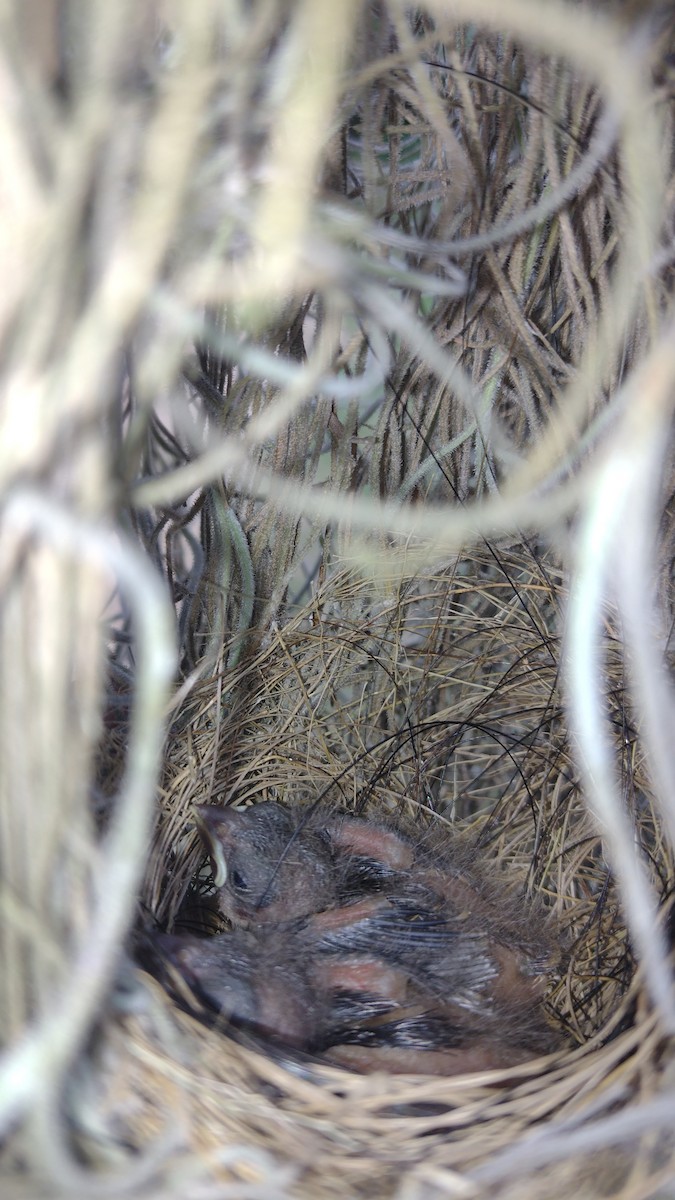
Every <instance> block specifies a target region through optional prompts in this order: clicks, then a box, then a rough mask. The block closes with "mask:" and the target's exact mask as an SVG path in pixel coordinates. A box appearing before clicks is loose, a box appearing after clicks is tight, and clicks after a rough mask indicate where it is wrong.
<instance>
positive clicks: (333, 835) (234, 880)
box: [197, 803, 555, 1009]
mask: <svg viewBox="0 0 675 1200" xmlns="http://www.w3.org/2000/svg"><path fill="white" fill-rule="evenodd" d="M197 817H198V822H199V828H200V833H201V835H202V839H203V841H204V844H205V846H206V849H207V850H208V852H209V854H210V857H211V860H212V863H213V866H214V878H215V883H216V887H217V888H218V901H219V905H220V908H221V911H222V912H223V914H224V915H225V916H226V917H227V918H228V919H229V920H230V921H231V922H232V924H233V925H234V926H235V927H238V928H251V927H254V926H259V925H264V924H266V923H268V922H274V923H279V922H286V921H289V920H294V919H297V918H299V917H303V916H309V915H311V914H314V915H316V914H319V913H322V912H325V913H327V916H326V920H327V922H328V926H329V927H330V928H331V929H332V933H330V936H329V935H328V933H327V935H326V938H327V940H326V942H325V945H324V949H326V950H329V949H330V948H331V947H332V948H333V949H334V950H335V951H337V952H341V953H345V952H357V953H358V952H361V951H362V950H363V948H364V946H365V947H366V949H368V948H369V947H370V946H372V945H373V943H374V941H376V943H377V946H378V952H379V953H380V955H381V956H382V957H383V958H385V959H386V960H387V961H389V962H392V963H395V964H397V965H400V966H402V967H405V968H406V969H408V970H409V971H410V973H411V974H412V976H413V977H414V978H416V979H418V981H419V982H421V984H422V985H423V986H425V987H427V988H430V989H431V990H432V991H434V990H435V991H439V990H442V991H443V992H444V994H445V995H447V985H448V982H449V979H448V976H449V977H450V978H451V979H453V980H455V981H457V980H458V979H460V978H461V984H460V986H459V990H458V991H457V993H456V996H457V997H459V995H460V993H461V994H462V996H463V1001H462V1002H463V1003H464V1004H465V1005H466V1006H468V1007H473V1008H478V1009H479V1008H480V1007H481V1006H482V1007H484V1006H485V1003H486V1001H489V1002H492V1001H497V1002H500V1003H503V1004H506V1005H514V1006H523V1007H525V1008H532V1007H533V1006H535V1005H537V1004H538V1002H539V1001H540V999H541V997H542V996H543V993H544V991H545V986H546V973H547V971H549V970H550V969H551V968H552V966H553V965H554V963H555V949H554V944H553V940H552V938H551V937H550V935H549V934H548V932H547V929H546V923H545V921H544V920H543V914H537V916H536V919H534V916H535V909H534V908H533V906H532V905H528V904H526V902H525V901H524V899H523V898H522V897H520V896H517V895H514V894H512V893H509V892H508V891H507V890H506V889H505V888H504V887H501V888H499V887H498V886H497V885H496V884H495V882H494V881H492V880H491V879H490V877H489V876H488V873H487V869H486V868H484V867H483V868H481V866H480V862H479V859H478V858H477V856H476V853H475V851H474V850H473V849H472V848H467V845H466V843H464V842H462V841H461V840H460V839H458V838H456V837H452V836H449V835H443V834H441V835H440V836H438V835H436V836H435V837H434V838H433V839H431V838H428V837H425V838H422V839H418V840H417V842H414V841H413V840H412V837H410V836H409V835H408V834H406V833H405V832H403V831H402V830H400V829H396V828H393V827H391V826H390V825H386V824H384V823H379V822H375V821H371V820H364V819H363V818H357V817H349V816H336V814H335V813H334V811H330V812H327V811H326V810H323V809H320V808H319V809H310V810H307V809H295V810H287V809H283V808H281V806H279V805H277V804H272V803H265V804H260V805H257V806H254V807H253V808H250V809H247V810H245V811H243V812H237V811H236V810H234V809H231V808H217V807H214V806H209V805H204V806H200V807H199V808H198V809H197ZM369 898H370V899H371V900H372V899H374V900H375V901H376V903H375V905H374V906H372V905H371V907H370V908H368V906H367V904H366V909H365V910H363V912H362V913H360V912H359V910H358V909H355V908H354V905H357V906H358V904H360V903H363V902H364V901H365V902H367V901H368V899H369ZM342 910H344V911H342ZM472 963H473V967H472ZM462 970H463V971H464V975H463V976H461V971H462Z"/></svg>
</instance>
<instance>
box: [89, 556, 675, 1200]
mask: <svg viewBox="0 0 675 1200" xmlns="http://www.w3.org/2000/svg"><path fill="white" fill-rule="evenodd" d="M498 564H499V565H496V564H495V560H494V558H493V557H492V555H490V554H487V553H486V554H485V556H484V558H483V559H482V560H481V556H480V555H475V556H472V559H471V563H470V564H469V563H467V562H457V563H455V564H453V566H452V567H451V568H449V569H448V570H447V571H446V572H444V573H442V574H440V575H437V576H429V577H427V578H418V579H417V580H416V581H414V582H411V583H410V584H409V585H408V586H407V587H406V588H404V589H402V590H401V591H399V592H397V593H395V594H390V595H382V594H380V595H375V594H374V591H373V587H372V585H368V584H366V583H364V582H363V581H362V580H361V581H358V580H357V579H355V577H354V576H352V575H349V574H347V575H343V576H338V577H336V578H335V579H334V580H332V581H331V582H330V584H329V585H327V586H326V588H325V589H324V591H323V592H322V593H321V594H320V595H319V596H318V597H317V598H316V599H314V600H313V601H312V603H311V605H308V606H307V607H306V608H305V609H303V610H301V611H299V612H298V613H297V614H296V615H295V617H294V618H293V619H292V620H290V621H289V622H288V624H287V625H286V626H285V627H284V628H283V630H281V631H279V634H278V637H277V638H276V639H274V640H272V641H271V643H270V645H269V646H268V647H267V648H266V649H265V650H262V651H260V652H259V653H258V654H257V655H256V657H255V658H254V659H253V660H252V661H251V662H250V663H248V665H246V666H242V667H241V668H239V669H238V670H236V671H234V672H232V673H231V674H229V675H225V676H224V677H223V678H222V679H220V680H219V681H218V686H217V687H214V684H213V683H207V684H205V685H204V686H203V688H202V689H201V690H200V691H199V693H198V694H195V695H193V696H192V697H191V699H190V708H189V711H188V712H187V713H186V712H181V714H180V720H179V721H178V722H177V723H176V726H175V728H174V730H173V732H172V734H171V736H170V738H169V743H168V760H167V768H166V773H165V779H164V785H163V789H162V793H161V797H160V817H159V821H158V826H157V834H156V840H155V846H154V850H153V854H152V858H151V862H150V866H149V870H148V875H147V878H146V883H145V887H144V891H143V911H144V913H145V914H146V917H145V921H146V923H147V914H148V913H152V914H154V916H155V917H156V919H157V920H158V921H159V922H160V923H161V924H162V925H163V926H166V925H170V924H171V923H172V922H173V921H174V920H175V919H176V917H179V916H180V912H181V908H182V906H184V904H185V899H186V896H187V895H188V894H189V891H190V887H191V884H192V882H193V881H194V879H195V877H196V875H197V873H198V872H199V869H200V866H202V864H203V850H202V849H201V847H200V845H199V844H198V839H197V836H196V833H195V831H194V827H193V821H192V818H191V805H192V804H194V803H204V802H207V801H217V802H219V803H229V802H233V801H236V802H239V803H241V802H249V801H251V802H255V801H261V800H282V801H285V802H292V803H305V802H310V801H313V800H315V799H316V798H317V795H319V794H322V795H324V796H325V797H326V798H327V799H328V800H329V801H330V802H331V803H333V804H335V805H336V806H337V807H339V808H342V809H346V810H349V811H366V812H371V813H372V812H375V813H377V812H380V813H386V814H388V815H389V816H391V815H392V814H396V813H399V814H405V818H406V820H407V821H408V822H412V823H413V824H414V823H415V822H417V823H418V825H419V823H420V822H422V829H423V827H424V824H425V823H427V822H428V821H430V820H438V819H441V820H448V821H450V822H451V823H452V824H453V826H456V827H459V828H461V829H466V831H467V833H468V834H469V835H470V836H471V837H474V838H477V839H478V841H479V843H480V844H481V845H482V846H483V848H484V849H483V852H484V854H485V855H486V856H487V857H489V858H492V859H493V860H494V864H495V869H496V870H497V871H498V872H500V873H503V874H504V879H505V884H507V883H508V882H511V883H512V882H513V880H514V879H516V880H518V881H520V882H522V883H524V884H526V885H527V887H528V888H529V889H531V890H532V891H533V892H536V893H538V894H539V895H541V896H542V897H543V898H544V901H545V902H546V904H547V906H548V907H549V908H550V909H551V911H552V913H553V914H555V917H556V919H557V920H558V921H559V923H560V927H561V930H562V936H563V940H564V943H565V946H566V948H567V951H566V963H565V969H564V971H563V973H562V976H561V977H560V978H559V979H557V980H555V979H554V980H552V986H551V989H550V994H549V997H548V1002H547V1003H548V1008H549V1011H550V1014H551V1019H552V1021H553V1022H555V1023H557V1024H558V1026H559V1027H560V1028H561V1030H563V1031H564V1032H565V1035H566V1037H567V1039H568V1048H567V1049H564V1050H562V1051H561V1052H560V1053H558V1054H556V1055H554V1056H552V1057H551V1058H550V1059H547V1060H546V1061H545V1062H540V1061H539V1060H535V1061H534V1062H533V1064H532V1065H530V1064H524V1065H523V1066H522V1067H518V1068H513V1069H510V1070H509V1071H506V1072H493V1073H489V1074H483V1075H480V1076H475V1077H466V1078H448V1079H439V1078H422V1077H417V1078H412V1077H408V1076H402V1077H395V1078H391V1077H388V1078H386V1079H383V1078H381V1077H378V1076H359V1075H355V1074H351V1073H349V1072H345V1071H341V1070H338V1069H333V1068H330V1067H327V1066H326V1065H324V1064H318V1063H316V1062H314V1061H311V1060H308V1059H306V1058H304V1057H303V1056H301V1055H300V1056H286V1057H285V1056H284V1055H283V1054H282V1053H280V1052H279V1051H273V1050H271V1051H269V1052H267V1053H266V1052H265V1050H264V1049H263V1048H261V1047H260V1046H256V1045H252V1044H251V1043H250V1042H249V1041H248V1040H247V1039H246V1038H245V1037H244V1038H243V1040H242V1039H241V1038H239V1039H238V1040H233V1038H232V1037H229V1036H227V1035H226V1034H225V1033H221V1032H220V1031H219V1030H217V1029H209V1028H207V1027H206V1026H205V1025H202V1024H200V1022H199V1021H198V1020H197V1019H196V1018H195V1017H194V1016H191V1015H190V1014H188V1013H186V1012H184V1011H181V1010H180V1008H178V1007H176V1006H175V1004H172V1001H171V1000H170V998H169V996H168V995H167V994H166V993H165V992H163V991H162V989H161V987H160V985H159V984H158V983H157V982H156V981H155V980H151V979H150V978H149V977H147V976H139V977H138V982H137V991H135V1001H134V1005H133V1007H134V1009H135V1011H134V1012H133V1013H132V1015H129V1016H126V1017H125V1018H123V1020H122V1023H121V1026H118V1025H117V1023H115V1025H114V1026H113V1029H112V1030H110V1031H108V1032H107V1033H106V1035H105V1038H106V1042H107V1045H108V1047H109V1049H110V1051H111V1052H110V1060H109V1066H110V1067H111V1068H112V1071H111V1075H110V1077H109V1079H108V1083H107V1085H106V1090H107V1092H108V1098H110V1097H111V1096H112V1095H115V1096H116V1101H115V1104H114V1109H115V1113H116V1117H115V1120H116V1122H120V1121H121V1122H122V1124H123V1126H124V1134H123V1138H124V1141H125V1142H126V1141H127V1140H128V1141H129V1142H130V1143H131V1144H132V1145H134V1146H136V1147H138V1149H139V1150H140V1149H142V1148H143V1149H145V1150H147V1146H148V1143H149V1141H151V1140H152V1139H154V1137H156V1136H160V1135H161V1131H162V1130H163V1129H165V1128H166V1123H168V1124H169V1126H170V1127H171V1126H172V1125H173V1123H175V1122H176V1121H178V1125H179V1128H180V1130H181V1134H180V1137H181V1140H182V1145H183V1148H184V1150H185V1153H188V1151H189V1150H190V1149H191V1150H198V1152H199V1155H200V1156H204V1159H203V1161H204V1162H209V1163H211V1164H213V1163H215V1162H217V1161H218V1156H219V1154H222V1152H223V1147H228V1148H230V1150H231V1148H232V1147H235V1146H239V1145H241V1146H246V1147H248V1151H249V1152H250V1150H251V1147H255V1148H256V1153H257V1152H258V1151H259V1152H260V1153H261V1154H262V1155H263V1159H264V1155H265V1154H269V1155H271V1156H272V1158H271V1161H274V1162H277V1163H279V1162H281V1163H284V1164H286V1165H287V1166H288V1165H289V1164H292V1168H293V1171H294V1172H295V1175H294V1180H295V1181H294V1183H293V1194H294V1195H307V1196H312V1195H322V1196H323V1195H326V1196H329V1195H332V1194H336V1195H337V1194H341V1193H340V1188H341V1186H342V1187H345V1186H346V1187H348V1189H349V1193H350V1194H354V1195H356V1194H368V1189H369V1187H370V1184H369V1180H372V1172H373V1169H374V1165H373V1164H374V1163H377V1168H376V1169H377V1171H378V1172H379V1174H378V1176H377V1177H378V1188H379V1189H380V1191H379V1193H378V1194H381V1195H387V1194H399V1192H398V1191H397V1189H400V1188H401V1187H402V1184H401V1178H403V1179H404V1180H408V1183H409V1185H410V1187H411V1188H413V1192H411V1193H410V1194H417V1193H415V1192H414V1187H418V1186H419V1187H423V1183H424V1180H425V1179H427V1180H428V1179H430V1178H431V1177H432V1176H433V1174H434V1172H438V1173H439V1178H441V1177H445V1174H446V1173H447V1172H453V1171H454V1172H468V1178H469V1179H470V1178H471V1172H472V1171H473V1170H475V1171H478V1172H479V1174H480V1171H479V1168H480V1165H481V1164H484V1163H485V1162H486V1160H487V1161H490V1160H492V1161H494V1156H495V1155H498V1152H500V1151H503V1152H504V1153H505V1154H506V1153H507V1152H508V1148H509V1147H510V1146H511V1145H512V1142H513V1138H514V1130H515V1129H517V1130H518V1132H519V1134H522V1133H523V1132H524V1131H526V1130H528V1129H531V1130H535V1129H536V1128H537V1127H538V1126H539V1123H540V1122H541V1121H542V1120H543V1119H544V1118H550V1117H551V1116H552V1115H553V1114H555V1117H556V1119H557V1120H558V1121H564V1120H569V1121H570V1122H572V1123H574V1122H575V1120H577V1119H578V1118H579V1117H580V1115H581V1114H582V1113H585V1112H587V1111H588V1110H589V1109H593V1110H594V1111H595V1112H598V1111H602V1110H603V1108H604V1107H605V1106H609V1105H611V1104H612V1103H617V1102H623V1103H626V1102H627V1100H628V1098H629V1097H633V1099H635V1098H636V1097H637V1096H639V1095H641V1094H642V1093H643V1091H644V1089H645V1088H647V1090H650V1089H651V1088H652V1087H654V1086H656V1081H657V1080H658V1078H659V1076H660V1074H661V1072H662V1070H663V1069H664V1065H665V1062H666V1060H665V1059H664V1058H663V1040H662V1039H663V1035H662V1033H661V1032H659V1028H658V1024H657V1022H656V1021H655V1019H654V1017H653V1015H652V1014H651V1012H650V1008H649V1004H648V1002H647V1000H646V998H645V995H644V992H643V988H642V985H641V982H640V979H639V977H638V976H636V974H635V969H634V963H633V959H632V956H631V953H630V947H629V945H628V940H627V935H626V929H625V925H624V922H623V919H622V917H621V913H620V908H619V903H618V899H617V896H616V893H615V887H614V883H613V880H612V878H611V875H610V873H609V871H608V868H607V865H606V862H605V860H604V858H603V854H602V846H601V841H600V839H599V837H598V834H597V830H596V828H595V827H594V824H593V822H592V820H591V819H590V817H589V815H588V811H587V807H586V805H585V804H584V802H583V799H582V797H581V795H580V792H579V787H578V781H577V778H576V774H575V769H574V765H573V762H572V759H571V757H570V753H569V747H568V745H567V734H566V725H565V719H564V712H563V707H562V701H561V697H560V694H559V690H558V687H559V685H558V671H557V665H556V661H557V660H556V654H555V653H552V647H553V646H555V647H557V645H558V639H559V608H560V603H561V595H562V589H561V581H560V575H559V572H558V571H557V569H556V566H555V562H554V561H553V560H552V559H551V557H550V555H549V556H548V561H546V562H544V560H543V559H542V558H541V557H539V558H537V559H535V558H533V557H528V552H527V551H526V550H525V549H524V548H522V549H520V550H518V549H515V548H510V549H509V550H508V551H504V552H499V554H498ZM544 566H545V567H546V571H544V570H543V568H544ZM544 577H546V578H548V579H549V580H550V589H551V590H550V592H548V593H547V592H546V590H545V589H544V588H543V587H542V583H541V581H542V578H544ZM514 579H517V590H518V602H517V603H514V602H513V599H514V593H513V580H514ZM612 636H613V634H612V630H611V628H608V638H609V639H610V641H611V638H612ZM614 662H615V670H616V675H615V676H613V677H612V679H611V681H610V683H611V688H610V692H611V694H612V695H613V697H614V700H613V702H614V704H615V720H616V726H617V748H623V760H622V761H623V765H624V772H625V793H626V796H627V797H629V802H630V803H631V804H632V808H633V812H634V817H635V822H636V830H637V834H638V836H639V837H640V840H641V842H642V845H643V848H644V854H645V856H646V857H648V859H649V861H650V863H651V867H652V873H653V877H654V880H655V883H656V886H657V887H658V889H659V893H660V894H661V895H662V896H665V895H666V894H667V893H668V892H669V891H670V889H671V888H672V879H673V864H672V859H671V857H670V854H669V851H668V849H667V847H666V845H665V843H664V842H663V840H662V838H661V837H660V835H659V832H658V829H659V823H658V820H657V819H656V818H655V816H654V814H653V812H652V810H651V807H650V805H649V802H648V799H647V797H648V795H649V791H648V787H647V782H646V780H645V779H644V777H643V774H642V766H641V763H640V761H639V757H638V756H637V755H636V754H635V752H634V751H635V745H636V738H637V732H636V730H635V729H634V727H633V725H632V722H631V717H630V714H629V713H628V712H627V711H625V709H624V708H623V707H622V700H621V671H622V668H621V663H620V658H619V656H618V655H617V656H615V658H614ZM187 763H189V766H187V765H186V764H187ZM432 813H433V814H436V815H432ZM120 1030H121V1036H120ZM647 1081H650V1082H647ZM123 1097H125V1099H123ZM127 1108H128V1115H125V1110H127ZM228 1153H229V1150H228ZM655 1153H656V1152H655ZM247 1154H248V1152H247ZM247 1154H243V1157H242V1161H241V1163H240V1164H239V1165H236V1164H235V1163H233V1162H232V1161H229V1160H228V1164H224V1165H222V1168H220V1169H221V1170H222V1173H223V1178H227V1179H230V1180H233V1179H236V1178H238V1177H240V1178H244V1177H245V1176H246V1173H247V1171H249V1170H253V1171H254V1174H255V1171H259V1172H261V1173H262V1174H260V1176H259V1179H260V1183H261V1187H262V1189H263V1190H262V1193H261V1194H264V1186H263V1182H262V1181H263V1178H268V1183H269V1177H266V1176H265V1170H266V1168H265V1167H264V1163H263V1165H261V1163H260V1162H259V1163H258V1165H257V1167H255V1168H252V1167H251V1163H250V1157H248V1156H247ZM663 1154H664V1150H663V1146H662V1145H661V1144H660V1143H659V1155H660V1156H661V1158H660V1159H659V1161H661V1159H662V1158H663ZM659 1155H657V1158H658V1157H659ZM254 1157H255V1154H254ZM266 1161H267V1160H265V1162H266ZM497 1161H498V1159H497ZM261 1162H262V1160H261ZM268 1166H269V1164H268ZM522 1169H523V1164H522V1163H521V1170H522ZM653 1169H655V1168H653ZM579 1170H580V1171H581V1172H583V1170H585V1166H584V1160H583V1157H582V1158H581V1159H580V1162H579ZM607 1171H609V1164H608V1167H607ZM240 1172H243V1175H240ZM604 1178H605V1180H606V1181H607V1180H609V1178H610V1175H609V1174H607V1173H606V1174H605V1176H604ZM497 1182H498V1180H497V1179H495V1180H493V1181H492V1184H491V1186H492V1187H493V1189H494V1187H496V1186H497ZM499 1182H501V1181H499ZM446 1183H447V1180H446ZM265 1186H266V1185H265ZM270 1186H271V1185H270ZM424 1186H427V1185H426V1184H424ZM429 1186H431V1185H429ZM467 1186H468V1185H467ZM538 1186H539V1185H538V1184H537V1181H536V1177H535V1174H533V1175H532V1177H531V1178H530V1179H529V1180H528V1187H529V1189H530V1190H529V1191H528V1193H527V1194H528V1195H530V1194H531V1195H533V1196H534V1195H538V1194H539V1192H538V1191H537V1188H538ZM480 1187H481V1185H480V1182H479V1178H478V1176H477V1178H476V1183H475V1188H476V1191H475V1193H473V1192H472V1191H467V1192H466V1193H465V1194H467V1195H472V1194H475V1195H480V1194H481V1191H480ZM342 1194H343V1193H342ZM401 1194H406V1195H407V1194H408V1193H405V1192H404V1191H401ZM420 1194H426V1193H425V1192H424V1191H422V1193H420ZM430 1194H433V1193H430ZM491 1194H496V1193H495V1192H494V1190H493V1191H492V1193H491ZM599 1194H601V1193H599ZM610 1194H611V1189H610Z"/></svg>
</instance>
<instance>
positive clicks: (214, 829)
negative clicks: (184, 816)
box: [194, 804, 227, 888]
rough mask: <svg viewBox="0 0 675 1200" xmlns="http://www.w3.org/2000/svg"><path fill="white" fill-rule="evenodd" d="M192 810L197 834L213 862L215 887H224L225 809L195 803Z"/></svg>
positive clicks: (225, 881)
mask: <svg viewBox="0 0 675 1200" xmlns="http://www.w3.org/2000/svg"><path fill="white" fill-rule="evenodd" d="M194 810H195V817H196V820H197V829H198V830H199V836H200V838H201V839H202V842H203V843H204V847H205V849H206V851H207V854H208V855H209V857H210V859H211V862H212V863H213V882H214V883H215V885H216V887H217V888H221V887H224V886H225V884H226V883H227V859H226V858H225V848H224V846H223V843H222V834H223V826H224V825H225V824H226V822H225V821H224V820H223V815H224V814H225V815H227V810H226V809H222V808H217V807H216V806H215V805H214V804H195V806H194Z"/></svg>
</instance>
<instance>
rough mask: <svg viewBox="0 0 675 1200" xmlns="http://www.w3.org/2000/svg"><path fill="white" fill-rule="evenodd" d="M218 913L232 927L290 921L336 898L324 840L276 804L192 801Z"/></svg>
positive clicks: (332, 866) (328, 849) (329, 854)
mask: <svg viewBox="0 0 675 1200" xmlns="http://www.w3.org/2000/svg"><path fill="white" fill-rule="evenodd" d="M195 812H196V815H197V827H198V829H199V833H200V836H201V839H202V841H203V843H204V847H205V849H206V851H207V853H208V854H209V856H210V858H211V862H212V865H213V880H214V883H215V886H216V889H217V895H218V904H219V907H220V910H221V912H222V914H223V916H225V917H227V918H228V920H229V921H231V922H232V924H233V925H234V926H235V928H242V929H246V928H248V927H250V926H252V925H260V924H265V923H268V922H272V923H276V922H280V921H292V920H294V919H295V918H297V917H304V916H307V915H309V914H310V913H314V912H320V911H321V910H322V909H324V908H328V907H329V906H330V905H331V904H334V903H336V902H337V900H338V894H337V877H336V872H335V863H334V857H333V853H332V850H331V847H330V843H329V841H328V839H327V837H326V836H324V835H322V833H321V832H320V831H319V830H317V829H316V828H303V827H302V826H301V824H300V823H299V822H298V820H297V818H294V816H293V815H292V814H291V812H290V811H289V810H287V809H285V808H281V806H280V805H278V804H272V803H265V804H257V805H254V806H253V807H252V808H247V809H246V810H245V811H244V812H238V811H237V810H236V809H234V808H220V807H216V806H215V805H212V804H200V805H196V806H195Z"/></svg>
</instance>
